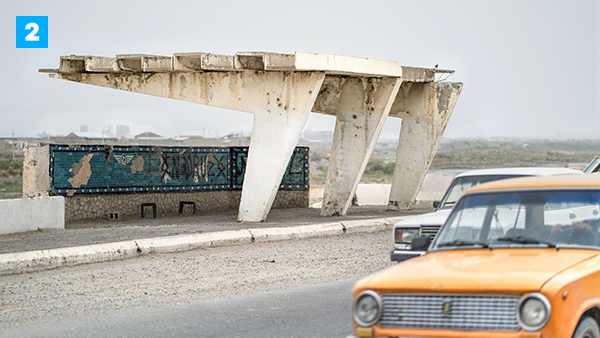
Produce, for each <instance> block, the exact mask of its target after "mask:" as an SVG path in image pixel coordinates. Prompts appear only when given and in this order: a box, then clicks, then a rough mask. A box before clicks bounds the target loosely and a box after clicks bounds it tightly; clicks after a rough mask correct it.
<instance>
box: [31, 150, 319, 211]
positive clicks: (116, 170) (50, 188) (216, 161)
mask: <svg viewBox="0 0 600 338" xmlns="http://www.w3.org/2000/svg"><path fill="white" fill-rule="evenodd" d="M247 154H248V147H158V146H117V145H114V146H112V145H110V146H109V145H55V144H50V145H42V146H40V147H30V148H28V149H27V150H26V152H25V160H24V163H23V197H30V198H31V197H39V196H42V197H43V196H52V195H61V196H64V197H65V204H64V205H65V211H64V219H65V221H66V222H72V221H77V220H82V219H93V218H109V219H124V218H140V217H142V211H141V208H142V204H144V203H153V204H155V205H156V212H157V216H166V215H176V214H178V213H179V207H180V202H193V203H195V208H196V213H209V212H216V211H230V210H237V209H238V207H239V203H240V197H241V190H242V183H243V181H244V175H245V172H246V158H247ZM265 165H268V164H265ZM308 172H309V170H308V148H307V147H296V149H295V150H294V152H293V154H292V156H291V158H290V162H289V164H288V168H287V170H286V172H285V174H284V176H283V179H282V182H281V184H280V186H279V190H278V193H277V197H276V198H275V201H274V203H273V208H307V207H308V203H309V196H308V191H309V184H308ZM191 208H192V206H191V205H188V204H186V205H184V210H183V211H184V212H185V213H186V214H190V213H191ZM145 211H146V213H145V215H148V216H151V215H152V214H153V210H152V208H151V207H148V209H145Z"/></svg>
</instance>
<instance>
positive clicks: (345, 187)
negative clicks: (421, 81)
mask: <svg viewBox="0 0 600 338" xmlns="http://www.w3.org/2000/svg"><path fill="white" fill-rule="evenodd" d="M401 82H402V80H401V79H400V78H397V77H396V78H393V77H392V78H354V77H334V76H332V77H330V76H328V77H327V78H326V79H325V82H324V83H323V88H322V89H321V94H320V95H319V98H318V100H317V102H316V103H315V111H319V112H325V113H330V114H335V115H336V118H337V121H336V126H335V132H334V136H333V144H332V149H331V157H330V159H329V169H328V172H327V181H326V185H325V192H324V196H323V206H322V208H321V215H323V216H332V215H345V214H346V212H347V211H348V208H349V207H350V204H351V202H352V197H353V196H354V192H355V191H356V188H357V187H358V183H359V181H360V178H361V176H362V173H363V172H364V170H365V166H366V165H367V161H368V160H369V157H370V156H371V152H372V151H373V147H374V146H375V142H376V141H377V138H378V137H379V134H380V133H381V128H382V127H383V124H384V123H385V120H386V119H387V117H388V114H389V112H390V108H391V107H392V103H393V102H394V99H395V98H396V94H397V93H398V89H399V88H400V84H401Z"/></svg>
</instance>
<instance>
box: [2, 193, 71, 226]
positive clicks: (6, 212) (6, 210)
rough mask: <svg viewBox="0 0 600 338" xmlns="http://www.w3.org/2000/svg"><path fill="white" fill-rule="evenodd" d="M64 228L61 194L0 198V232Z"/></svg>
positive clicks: (63, 206)
mask: <svg viewBox="0 0 600 338" xmlns="http://www.w3.org/2000/svg"><path fill="white" fill-rule="evenodd" d="M64 228H65V199H64V198H63V197H62V196H54V197H37V198H19V199H7V200H0V234H11V233H17V232H25V231H34V230H39V229H64Z"/></svg>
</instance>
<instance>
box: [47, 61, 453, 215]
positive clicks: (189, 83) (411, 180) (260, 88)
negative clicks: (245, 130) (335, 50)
mask: <svg viewBox="0 0 600 338" xmlns="http://www.w3.org/2000/svg"><path fill="white" fill-rule="evenodd" d="M40 72H45V73H51V74H50V77H52V78H55V79H63V80H68V81H74V82H80V83H85V84H91V85H96V86H101V87H108V88H114V89H119V90H126V91H131V92H136V93H142V94H148V95H154V96H160V97H166V98H171V99H175V100H182V101H188V102H195V103H200V104H205V105H210V106H216V107H221V108H226V109H233V110H239V111H244V112H248V113H253V114H254V123H253V127H252V137H251V140H250V150H249V153H248V161H247V167H246V175H245V178H244V182H243V188H242V196H241V202H240V207H239V213H238V220H239V221H242V222H261V221H264V220H266V218H267V214H268V212H269V210H270V208H271V206H272V204H273V200H274V198H275V195H276V193H277V188H278V186H279V184H280V182H281V179H282V177H283V174H284V172H285V170H286V166H287V164H288V161H289V159H290V156H291V154H292V152H293V150H294V147H295V146H296V144H297V143H298V140H299V138H300V134H301V132H302V130H303V129H304V127H305V125H306V122H307V121H308V117H309V115H310V113H311V112H315V113H320V114H328V115H333V116H335V117H336V126H335V132H334V138H333V145H332V150H331V157H330V161H329V168H328V173H327V181H326V185H325V191H324V199H323V206H322V210H321V215H323V216H332V215H345V214H346V212H347V210H348V208H349V206H350V205H351V203H352V197H353V196H354V193H355V191H356V189H357V187H358V184H359V181H360V178H361V176H362V174H363V171H364V169H365V167H366V165H367V162H368V160H369V157H370V156H371V153H372V151H373V147H374V146H375V143H376V141H377V138H378V137H379V134H380V132H381V129H382V127H383V125H384V123H385V121H386V119H387V118H388V116H392V117H399V118H401V119H402V127H401V131H400V136H399V145H398V152H397V155H396V166H395V169H394V176H393V181H392V187H391V191H390V200H389V204H388V209H391V210H398V209H409V208H411V206H412V204H413V203H414V201H415V198H416V196H417V193H418V192H419V188H420V186H421V184H422V183H423V180H424V178H425V174H426V173H427V170H428V169H429V165H430V164H431V160H432V159H433V156H434V155H435V152H436V150H437V148H438V145H439V142H440V139H441V137H442V134H443V132H444V129H445V128H446V125H447V123H448V120H449V118H450V115H451V114H452V111H453V109H454V106H455V104H456V101H457V99H458V96H459V95H460V91H461V89H462V83H450V82H436V81H435V75H436V73H452V72H453V71H450V70H441V69H437V68H416V67H406V66H402V65H400V64H399V63H397V62H394V61H385V60H375V59H365V58H357V57H349V56H339V55H330V54H312V53H300V52H296V53H295V54H277V53H264V52H243V53H236V54H235V55H217V54H210V53H177V54H174V55H173V56H172V57H171V56H155V55H141V54H134V55H117V56H116V57H100V56H77V55H71V56H63V57H61V58H60V67H59V68H58V69H40Z"/></svg>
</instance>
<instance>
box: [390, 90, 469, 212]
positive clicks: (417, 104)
mask: <svg viewBox="0 0 600 338" xmlns="http://www.w3.org/2000/svg"><path fill="white" fill-rule="evenodd" d="M461 89H462V83H447V82H429V83H405V84H403V86H402V88H401V89H400V92H399V93H398V98H397V99H396V102H395V103H394V105H393V107H392V112H391V113H390V115H391V116H396V117H401V118H402V127H401V129H400V140H399V142H398V152H397V154H396V166H395V168H394V176H393V179H392V188H391V191H390V200H389V203H388V210H408V209H410V208H412V206H413V204H414V202H415V199H416V197H417V194H418V193H419V189H420V188H421V185H422V184H423V180H424V179H425V175H426V174H427V171H428V170H429V166H430V165H431V161H432V160H433V157H434V155H435V153H436V151H437V148H438V146H439V143H440V140H441V138H442V134H443V133H444V130H445V129H446V125H447V124H448V121H449V119H450V115H451V114H452V111H453V110H454V106H455V105H456V101H457V100H458V96H459V95H460V91H461Z"/></svg>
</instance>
